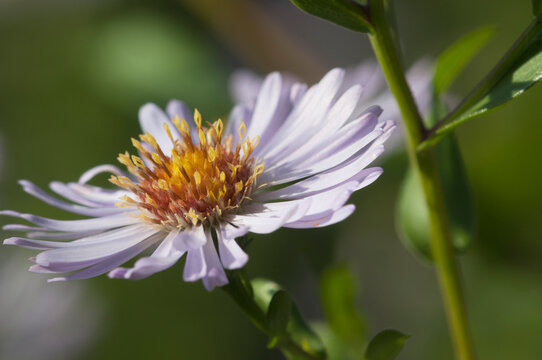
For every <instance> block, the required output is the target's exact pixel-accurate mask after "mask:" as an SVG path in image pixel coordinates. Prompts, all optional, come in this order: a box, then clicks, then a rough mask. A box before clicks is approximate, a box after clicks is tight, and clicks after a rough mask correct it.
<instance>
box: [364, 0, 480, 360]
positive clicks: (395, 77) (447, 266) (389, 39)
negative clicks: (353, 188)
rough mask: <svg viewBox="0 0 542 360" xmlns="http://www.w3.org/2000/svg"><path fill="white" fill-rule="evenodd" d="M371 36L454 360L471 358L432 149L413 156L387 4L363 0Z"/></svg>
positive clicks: (409, 109)
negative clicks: (400, 126)
mask: <svg viewBox="0 0 542 360" xmlns="http://www.w3.org/2000/svg"><path fill="white" fill-rule="evenodd" d="M369 8H370V14H371V21H372V23H373V26H374V29H375V31H374V33H373V34H371V35H370V39H371V44H372V46H373V48H374V51H375V53H376V57H377V58H378V61H379V62H380V65H381V66H382V70H383V72H384V75H385V76H386V79H387V82H388V84H389V86H390V89H391V92H392V93H393V95H394V96H395V98H396V100H397V103H398V105H399V108H400V110H401V114H402V116H403V120H404V124H405V128H406V138H407V142H406V143H407V149H408V154H409V159H410V163H411V167H412V169H413V171H414V172H416V173H418V174H419V176H420V179H421V181H422V185H423V191H424V195H425V199H426V202H427V205H428V208H429V215H430V221H431V249H432V253H433V258H434V261H435V267H436V270H437V276H438V280H439V284H440V288H441V293H442V297H443V302H444V307H445V310H446V315H447V318H448V324H449V328H450V334H451V337H452V342H453V345H454V349H455V353H456V358H457V359H458V360H473V359H474V353H473V350H472V341H471V337H470V331H469V328H468V321H467V315H466V311H465V305H464V301H463V295H462V289H461V284H460V279H459V271H458V265H457V263H456V259H455V253H454V249H453V246H452V241H451V233H450V228H449V224H448V218H447V214H446V208H445V204H444V196H443V192H442V184H441V180H440V175H439V169H438V164H437V160H436V157H435V154H434V151H433V150H432V149H430V150H428V151H425V152H422V153H416V147H417V146H418V145H419V144H420V143H421V141H422V140H423V138H424V135H425V131H426V129H425V127H424V125H423V120H422V118H421V116H420V113H419V111H418V109H417V106H416V103H415V102H414V98H413V96H412V93H411V91H410V88H409V87H408V83H407V81H406V78H405V75H404V70H403V68H402V66H401V63H400V61H399V53H398V51H397V49H396V47H395V42H394V37H393V36H392V34H391V33H390V29H391V26H390V23H389V19H388V16H389V14H390V9H389V2H388V0H369Z"/></svg>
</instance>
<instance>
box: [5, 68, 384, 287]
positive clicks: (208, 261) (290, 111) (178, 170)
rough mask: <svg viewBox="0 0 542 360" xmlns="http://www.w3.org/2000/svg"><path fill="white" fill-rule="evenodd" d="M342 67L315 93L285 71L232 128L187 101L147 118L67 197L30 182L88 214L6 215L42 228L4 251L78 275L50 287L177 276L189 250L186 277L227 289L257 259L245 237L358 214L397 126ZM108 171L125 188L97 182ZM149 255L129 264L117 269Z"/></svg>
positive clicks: (42, 195) (146, 113)
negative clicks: (360, 196) (110, 161)
mask: <svg viewBox="0 0 542 360" xmlns="http://www.w3.org/2000/svg"><path fill="white" fill-rule="evenodd" d="M343 80H344V71H343V70H341V69H334V70H331V71H330V72H329V73H328V74H326V76H325V77H324V78H323V79H322V80H321V81H320V82H319V83H318V84H316V85H314V86H312V87H310V88H308V87H307V86H306V85H304V84H300V83H289V84H283V82H282V79H281V76H280V75H279V74H278V73H272V74H270V75H268V76H267V77H266V78H265V80H264V81H263V83H262V85H261V87H260V89H259V91H258V94H257V96H256V98H255V101H254V102H251V103H242V104H239V105H237V106H236V107H235V108H234V109H233V110H232V112H231V114H230V117H229V121H228V126H227V127H225V126H224V124H223V122H222V121H221V120H218V121H215V122H213V123H206V125H204V122H203V120H202V117H201V115H200V113H199V112H198V111H195V112H194V115H193V116H192V113H191V112H190V111H189V110H188V108H187V107H186V106H185V105H184V104H183V103H182V102H180V101H171V102H170V103H169V104H168V106H167V108H166V111H165V112H163V111H162V110H161V109H159V108H158V107H157V106H156V105H154V104H146V105H144V106H143V107H142V108H141V109H140V112H139V121H140V124H141V128H142V130H143V135H140V136H139V140H136V139H132V143H133V145H134V147H135V149H137V153H138V155H136V154H134V152H132V153H129V152H126V153H124V154H120V156H119V157H118V160H119V161H120V163H122V164H123V165H124V166H125V167H126V168H127V171H128V172H127V173H124V171H122V170H120V169H119V168H117V167H115V166H112V165H102V166H98V167H95V168H93V169H90V170H88V171H87V172H86V173H84V174H83V175H82V176H81V178H80V179H79V181H78V182H71V183H61V182H52V183H51V184H50V188H51V190H52V191H53V192H55V193H57V194H58V195H60V196H62V197H64V198H65V199H66V200H67V201H66V200H60V199H58V198H56V197H53V196H51V195H50V194H48V193H46V192H44V191H43V190H41V189H40V188H38V187H37V186H36V185H34V184H33V183H31V182H29V181H24V180H23V181H21V182H20V183H21V185H22V187H23V189H24V190H25V191H26V192H27V193H29V194H31V195H33V196H35V197H37V198H38V199H40V200H42V201H44V202H46V203H48V204H50V205H53V206H56V207H58V208H61V209H64V210H66V211H69V212H72V213H76V214H80V215H84V216H88V217H90V218H88V219H81V220H71V221H68V220H54V219H49V218H44V217H41V216H36V215H31V214H23V213H19V212H15V211H3V212H2V213H1V214H3V215H8V216H13V217H18V218H21V219H24V220H27V221H28V222H30V223H32V224H33V225H20V224H12V225H7V226H6V227H5V229H8V230H21V231H26V232H27V236H26V237H24V238H23V237H14V238H9V239H7V240H5V241H4V244H10V245H18V246H21V247H26V248H31V249H36V250H43V251H42V252H40V253H39V254H38V255H37V256H35V257H33V258H31V259H30V260H31V261H33V262H34V265H32V266H31V268H30V271H34V272H38V273H69V274H67V275H64V276H61V277H55V278H52V279H50V280H49V281H61V280H72V279H85V278H90V277H94V276H97V275H100V274H104V273H109V277H111V278H124V279H141V278H145V277H147V276H149V275H152V274H154V273H156V272H158V271H161V270H164V269H166V268H169V267H170V266H172V265H173V264H175V263H176V262H177V261H178V260H179V259H180V258H181V257H183V255H185V254H186V262H185V266H184V272H183V278H184V280H185V281H196V280H200V279H201V280H202V281H203V284H204V286H205V287H206V289H208V290H212V289H213V288H214V287H215V286H222V285H225V284H227V283H228V279H227V276H226V273H225V270H224V269H237V268H241V267H242V266H244V265H245V264H246V262H247V260H248V256H247V254H246V253H245V252H244V250H243V249H242V248H241V247H240V246H239V245H238V244H237V242H236V240H235V239H236V238H238V237H241V236H243V235H245V234H247V233H248V232H252V233H257V234H266V233H270V232H273V231H275V230H277V229H279V228H280V227H288V228H314V227H322V226H328V225H331V224H334V223H336V222H339V221H341V220H343V219H345V218H346V217H348V216H349V215H350V214H352V212H353V211H354V206H353V205H351V204H346V202H347V201H348V198H349V197H350V195H351V194H352V193H353V192H354V191H356V190H359V189H361V188H363V187H365V186H367V185H368V184H370V183H372V182H373V181H375V180H376V179H377V178H378V177H379V175H380V174H381V173H382V169H380V168H378V167H371V168H367V166H368V165H369V164H370V163H371V162H372V161H373V160H374V159H376V158H377V157H378V156H379V155H380V154H381V153H382V152H383V151H384V147H383V143H384V141H385V140H386V139H387V138H388V137H389V135H390V134H391V132H392V130H393V128H394V123H393V122H392V121H379V119H378V118H379V115H380V113H381V109H380V108H379V107H377V106H373V107H370V108H368V109H366V110H362V111H361V110H359V108H358V107H357V105H358V101H359V99H360V97H361V95H362V88H361V86H359V85H354V86H352V87H350V88H348V89H343V87H342V84H343ZM100 172H110V173H112V177H111V179H110V181H111V182H112V183H113V184H115V185H116V186H117V187H116V189H104V188H100V187H97V186H93V185H90V184H89V183H88V182H89V180H91V179H92V178H93V177H94V176H95V175H96V174H98V173H100ZM147 249H151V251H152V253H150V254H147V256H144V257H141V258H140V259H138V260H137V261H136V262H135V263H134V264H133V266H132V267H119V266H121V265H122V264H123V263H125V262H127V261H128V260H130V259H132V258H134V257H135V256H136V255H138V254H140V253H142V252H144V251H145V250H147Z"/></svg>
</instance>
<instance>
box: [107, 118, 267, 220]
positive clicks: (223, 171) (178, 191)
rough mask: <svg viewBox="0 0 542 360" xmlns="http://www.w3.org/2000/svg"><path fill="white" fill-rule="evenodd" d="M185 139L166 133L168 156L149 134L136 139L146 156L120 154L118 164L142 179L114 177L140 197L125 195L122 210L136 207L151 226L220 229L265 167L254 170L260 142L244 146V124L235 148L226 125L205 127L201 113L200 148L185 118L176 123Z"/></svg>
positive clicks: (175, 120)
mask: <svg viewBox="0 0 542 360" xmlns="http://www.w3.org/2000/svg"><path fill="white" fill-rule="evenodd" d="M172 120H173V123H174V124H175V126H176V128H177V130H178V131H179V133H180V134H181V139H180V140H178V139H174V138H173V136H172V135H171V129H170V128H169V126H168V125H167V124H164V129H165V130H166V132H167V134H168V135H169V138H170V141H171V142H172V144H173V149H172V151H171V154H168V155H166V154H164V153H163V152H162V150H161V149H160V147H159V145H158V143H157V142H156V140H155V139H154V138H153V137H152V136H151V135H150V134H149V133H146V134H144V135H140V136H139V137H140V140H141V142H140V141H138V140H136V139H132V144H133V145H134V147H135V148H137V149H138V150H139V153H140V155H141V157H142V158H143V159H145V160H146V161H143V159H142V158H141V157H138V156H135V155H130V154H129V153H128V152H125V153H124V154H120V155H119V157H118V160H119V161H120V162H121V163H122V164H124V165H125V166H126V167H127V168H128V171H129V172H130V173H131V174H132V175H134V176H135V177H136V178H137V181H136V182H133V181H132V180H130V179H129V178H127V177H123V176H118V177H117V176H112V177H111V179H110V181H111V182H112V183H113V184H115V185H118V186H120V187H122V188H124V189H126V190H129V191H131V192H132V193H133V194H134V195H135V197H130V196H125V197H124V198H123V201H122V202H121V203H119V204H117V205H118V206H137V207H139V208H140V209H141V217H142V219H144V220H145V221H147V222H150V223H152V224H156V225H160V226H162V227H165V228H167V229H173V228H187V227H191V226H195V225H198V224H208V225H209V224H215V223H217V222H219V221H220V220H221V218H222V216H223V215H224V214H225V213H227V212H231V211H234V210H235V209H237V208H238V207H239V206H240V205H241V203H242V202H243V201H244V200H245V199H247V198H248V196H249V195H250V193H251V192H252V190H253V188H254V186H255V180H256V178H257V176H258V175H259V174H261V173H262V171H263V163H261V164H259V165H256V166H255V164H254V163H255V160H254V158H253V157H252V156H251V155H252V152H253V150H254V148H255V147H256V146H257V143H258V138H256V139H255V141H250V140H249V139H248V138H247V139H245V140H244V141H243V138H244V133H245V125H244V123H242V124H241V126H240V127H239V139H240V140H239V141H238V142H237V144H236V145H235V147H233V146H232V142H233V138H232V136H231V135H229V136H228V137H226V138H225V139H224V141H223V139H222V130H223V127H224V126H223V123H222V120H218V121H216V122H214V123H213V124H210V126H209V127H208V128H205V127H202V126H201V115H200V114H199V112H198V111H197V110H196V111H195V114H194V122H195V123H196V125H197V133H198V138H199V143H198V144H194V142H192V138H191V136H190V130H189V127H188V124H187V123H186V121H185V120H184V119H182V120H179V118H178V117H177V118H174V119H172Z"/></svg>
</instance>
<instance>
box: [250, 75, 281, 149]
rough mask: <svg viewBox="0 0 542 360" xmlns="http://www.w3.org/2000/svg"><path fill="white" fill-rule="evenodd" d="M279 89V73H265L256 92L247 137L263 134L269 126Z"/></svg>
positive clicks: (278, 97) (277, 101) (276, 103)
mask: <svg viewBox="0 0 542 360" xmlns="http://www.w3.org/2000/svg"><path fill="white" fill-rule="evenodd" d="M281 90H282V80H281V77H280V74H279V73H278V72H273V73H271V74H269V75H267V77H266V78H265V80H264V82H263V84H262V86H261V88H260V91H259V93H258V97H257V99H256V105H255V106H254V112H253V114H252V120H251V121H250V123H249V124H248V126H247V134H246V136H247V137H249V138H251V139H253V138H255V137H256V136H262V135H263V134H265V130H266V129H267V128H268V127H269V123H270V122H271V120H272V119H273V115H274V114H275V111H276V108H277V105H278V103H279V99H280V95H281Z"/></svg>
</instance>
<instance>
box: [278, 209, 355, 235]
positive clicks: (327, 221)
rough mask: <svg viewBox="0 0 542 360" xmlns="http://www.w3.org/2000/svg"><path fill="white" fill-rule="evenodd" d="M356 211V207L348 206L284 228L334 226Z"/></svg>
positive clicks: (289, 224)
mask: <svg viewBox="0 0 542 360" xmlns="http://www.w3.org/2000/svg"><path fill="white" fill-rule="evenodd" d="M355 209H356V207H355V206H354V205H352V204H348V205H345V206H343V207H341V208H339V209H337V210H335V211H330V212H329V213H327V214H325V215H323V216H319V217H314V216H313V217H307V218H304V219H300V220H297V221H295V222H292V223H288V224H285V225H284V227H289V228H295V229H304V228H315V227H324V226H329V225H333V224H335V223H338V222H341V221H343V220H344V219H346V218H347V217H348V216H350V215H351V214H352V213H353V212H354V210H355Z"/></svg>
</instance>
